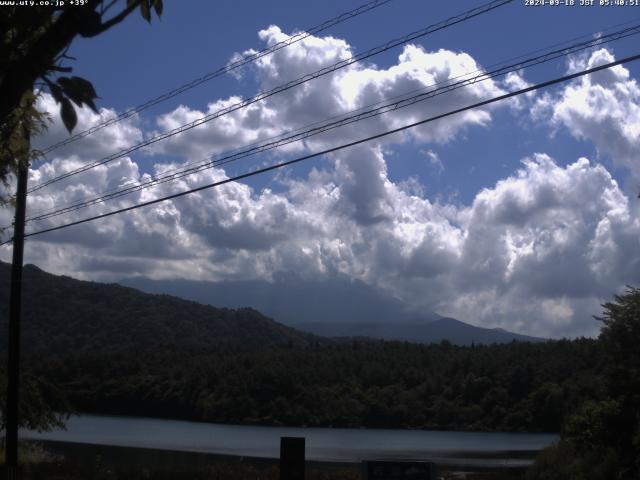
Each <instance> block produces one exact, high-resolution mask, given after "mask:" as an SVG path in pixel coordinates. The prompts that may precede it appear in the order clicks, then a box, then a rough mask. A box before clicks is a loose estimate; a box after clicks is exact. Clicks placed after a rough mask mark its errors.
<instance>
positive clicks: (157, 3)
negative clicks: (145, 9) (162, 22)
mask: <svg viewBox="0 0 640 480" xmlns="http://www.w3.org/2000/svg"><path fill="white" fill-rule="evenodd" d="M151 1H152V3H153V8H154V9H155V11H156V15H158V18H160V17H161V16H162V10H163V5H162V0H151Z"/></svg>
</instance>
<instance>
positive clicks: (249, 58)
mask: <svg viewBox="0 0 640 480" xmlns="http://www.w3.org/2000/svg"><path fill="white" fill-rule="evenodd" d="M390 1H391V0H373V1H371V2H368V3H365V4H363V5H360V6H359V7H357V8H354V9H353V10H349V11H348V12H344V13H342V14H340V15H338V16H337V17H334V18H331V19H329V20H326V21H324V22H322V23H321V24H319V25H316V26H314V27H311V28H308V29H306V30H303V31H301V32H299V33H296V34H295V35H292V36H290V37H289V38H287V39H286V40H283V41H281V42H278V43H276V44H274V45H272V46H270V47H267V48H264V49H262V50H260V51H259V52H255V53H252V54H250V55H245V56H243V57H242V58H240V59H239V60H236V61H234V62H231V63H228V64H227V65H225V66H224V67H220V68H218V69H217V70H215V71H213V72H209V73H207V74H206V75H203V76H201V77H199V78H196V79H195V80H192V81H191V82H189V83H185V84H183V85H181V86H179V87H177V88H175V89H173V90H171V91H169V92H167V93H164V94H162V95H159V96H157V97H155V98H152V99H151V100H148V101H146V102H145V103H143V104H141V105H138V106H137V107H135V108H130V109H128V110H126V111H124V112H122V113H121V114H120V115H118V116H116V117H114V118H111V119H109V120H105V121H103V122H101V123H99V124H97V125H94V126H93V127H91V128H88V129H86V130H83V131H82V132H78V133H76V134H75V135H73V136H71V137H69V138H66V139H64V140H62V141H60V142H57V143H55V144H53V145H49V146H48V147H46V148H45V149H44V150H42V153H43V154H44V155H46V154H47V153H50V152H52V151H54V150H56V149H58V148H60V147H62V146H64V145H68V144H69V143H72V142H75V141H76V140H79V139H81V138H84V137H87V136H89V135H91V134H93V133H95V132H97V131H99V130H102V129H103V128H105V127H108V126H110V125H113V124H115V123H118V122H120V121H122V120H124V119H127V118H130V117H132V116H134V115H136V114H137V113H140V112H142V111H143V110H146V109H147V108H150V107H152V106H154V105H157V104H159V103H161V102H164V101H166V100H169V99H170V98H173V97H175V96H177V95H180V94H181V93H184V92H186V91H188V90H191V89H192V88H195V87H197V86H198V85H201V84H203V83H205V82H208V81H209V80H212V79H214V78H216V77H219V76H221V75H224V74H225V73H229V72H231V71H233V70H235V69H237V68H240V67H243V66H245V65H247V64H249V63H251V62H255V61H256V60H259V59H260V58H262V57H264V56H266V55H270V54H272V53H274V52H277V51H278V50H280V49H282V48H285V47H288V46H289V45H293V44H294V43H297V42H300V41H301V40H304V39H305V38H307V37H310V36H312V35H315V34H317V33H320V32H322V31H323V30H326V29H328V28H330V27H333V26H335V25H338V24H339V23H342V22H344V21H346V20H349V19H351V18H354V17H357V16H358V15H361V14H363V13H365V12H368V11H369V10H373V9H374V8H378V7H380V6H382V5H384V4H386V3H389V2H390Z"/></svg>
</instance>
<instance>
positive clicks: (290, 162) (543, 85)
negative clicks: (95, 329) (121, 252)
mask: <svg viewBox="0 0 640 480" xmlns="http://www.w3.org/2000/svg"><path fill="white" fill-rule="evenodd" d="M639 59H640V54H637V55H633V56H630V57H626V58H623V59H621V60H616V61H614V62H610V63H606V64H604V65H600V66H597V67H593V68H589V69H586V70H582V71H580V72H576V73H572V74H568V75H564V76H562V77H557V78H554V79H552V80H547V81H545V82H541V83H538V84H536V85H532V86H529V87H526V88H522V89H520V90H516V91H514V92H510V93H506V94H504V95H499V96H497V97H494V98H491V99H488V100H483V101H481V102H477V103H474V104H472V105H468V106H466V107H462V108H458V109H455V110H451V111H449V112H446V113H442V114H439V115H435V116H433V117H429V118H426V119H424V120H420V121H418V122H414V123H411V124H408V125H405V126H402V127H398V128H394V129H392V130H387V131H386V132H382V133H378V134H376V135H371V136H369V137H366V138H362V139H360V140H355V141H353V142H349V143H345V144H342V145H339V146H337V147H332V148H328V149H326V150H322V151H319V152H315V153H311V154H309V155H304V156H302V157H298V158H295V159H293V160H288V161H286V162H281V163H277V164H274V165H270V166H268V167H264V168H260V169H258V170H254V171H252V172H248V173H244V174H241V175H237V176H235V177H231V178H227V179H225V180H221V181H218V182H214V183H210V184H208V185H202V186H200V187H196V188H192V189H190V190H186V191H184V192H179V193H174V194H172V195H167V196H165V197H161V198H156V199H154V200H150V201H147V202H142V203H139V204H137V205H132V206H129V207H126V208H121V209H118V210H114V211H112V212H107V213H103V214H100V215H95V216H92V217H88V218H85V219H82V220H77V221H74V222H69V223H66V224H62V225H58V226H56V227H51V228H46V229H43V230H38V231H36V232H31V233H28V234H26V235H25V237H33V236H36V235H41V234H43V233H48V232H54V231H57V230H62V229H64V228H68V227H72V226H75V225H81V224H83V223H87V222H91V221H94V220H99V219H102V218H106V217H110V216H112V215H116V214H119V213H124V212H128V211H131V210H136V209H138V208H142V207H147V206H149V205H154V204H156V203H160V202H164V201H166V200H172V199H174V198H179V197H183V196H186V195H189V194H191V193H196V192H200V191H202V190H207V189H209V188H214V187H218V186H220V185H224V184H227V183H231V182H235V181H238V180H243V179H245V178H249V177H252V176H254V175H258V174H261V173H266V172H269V171H272V170H276V169H279V168H282V167H286V166H289V165H293V164H295V163H299V162H302V161H304V160H309V159H311V158H315V157H319V156H321V155H326V154H329V153H333V152H337V151H339V150H343V149H345V148H349V147H353V146H355V145H359V144H362V143H365V142H369V141H371V140H376V139H378V138H382V137H386V136H388V135H391V134H394V133H398V132H402V131H404V130H407V129H410V128H414V127H417V126H419V125H424V124H426V123H430V122H434V121H436V120H440V119H443V118H445V117H449V116H451V115H455V114H458V113H462V112H465V111H467V110H472V109H474V108H479V107H483V106H485V105H489V104H491V103H495V102H499V101H501V100H506V99H508V98H512V97H515V96H518V95H522V94H525V93H528V92H533V91H535V90H539V89H541V88H546V87H549V86H552V85H556V84H558V83H562V82H566V81H569V80H573V79H574V78H578V77H582V76H584V75H589V74H592V73H595V72H598V71H601V70H605V69H608V68H611V67H615V66H616V65H622V64H624V63H629V62H633V61H636V60H639ZM11 241H12V240H8V241H6V242H4V243H2V244H0V245H6V244H8V243H11Z"/></svg>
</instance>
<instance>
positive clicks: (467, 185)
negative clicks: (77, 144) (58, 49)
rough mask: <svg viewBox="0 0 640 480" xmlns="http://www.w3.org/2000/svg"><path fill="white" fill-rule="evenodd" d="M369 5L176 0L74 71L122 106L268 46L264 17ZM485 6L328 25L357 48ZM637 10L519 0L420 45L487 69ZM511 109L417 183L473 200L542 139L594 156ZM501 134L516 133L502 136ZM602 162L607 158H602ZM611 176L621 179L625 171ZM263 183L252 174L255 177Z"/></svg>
mask: <svg viewBox="0 0 640 480" xmlns="http://www.w3.org/2000/svg"><path fill="white" fill-rule="evenodd" d="M362 3H364V2H360V1H351V2H343V1H327V2H320V3H319V2H295V1H277V2H256V1H244V2H243V1H238V2H210V1H206V0H191V1H189V2H188V3H187V4H183V3H178V2H175V1H170V0H169V1H167V2H166V6H165V13H164V15H163V17H162V19H161V20H160V21H158V20H157V19H156V18H154V20H153V22H152V24H151V25H148V24H146V23H145V22H144V21H143V20H142V19H141V18H140V17H139V16H137V15H132V16H130V17H129V18H128V19H127V20H126V21H125V22H124V24H122V25H121V26H119V27H118V28H117V29H113V30H111V31H110V32H107V33H106V34H105V35H103V36H100V37H97V38H95V39H91V40H84V41H83V40H79V41H77V42H76V43H75V44H74V47H73V49H72V52H71V53H72V54H73V55H75V56H76V57H77V58H78V59H79V61H78V62H74V68H75V72H76V73H78V74H79V75H82V76H84V77H86V78H89V79H91V80H92V81H93V83H94V85H95V87H96V89H97V91H98V92H99V95H100V96H101V97H102V98H103V102H104V104H105V105H108V106H109V107H111V108H115V109H116V110H118V111H121V110H123V109H126V108H130V107H132V106H136V105H139V104H140V103H141V101H143V100H146V99H147V98H151V97H154V96H156V95H157V94H161V93H164V92H165V91H167V90H171V89H172V88H175V87H176V86H178V85H182V84H184V83H187V82H188V81H190V80H192V79H193V78H198V77H199V76H201V75H203V74H204V73H207V72H210V71H214V70H216V69H217V68H219V67H220V66H223V65H225V64H226V63H227V62H228V61H229V58H230V55H231V54H232V53H233V52H237V51H242V50H245V49H248V48H256V47H262V45H260V42H259V39H258V38H257V32H258V31H259V30H261V29H263V28H265V27H267V26H268V25H272V24H274V25H278V26H279V27H280V28H281V29H282V30H283V31H285V32H293V31H296V30H303V29H304V28H306V27H311V26H315V25H316V24H318V23H321V21H323V20H324V19H327V18H330V17H332V16H334V15H337V14H339V13H342V12H345V11H347V10H349V9H350V8H355V7H357V6H359V5H361V4H362ZM483 3H485V2H479V1H456V2H445V1H430V2H420V1H411V0H395V1H393V2H391V3H389V4H386V5H384V6H382V7H380V8H378V9H375V10H373V11H371V12H368V13H365V14H363V15H362V16H360V17H358V18H355V19H352V20H349V21H347V22H344V23H343V24H340V25H338V26H336V27H333V28H332V29H330V30H329V31H327V32H326V33H327V34H329V35H332V36H336V37H338V38H344V39H347V40H348V42H349V43H350V44H351V45H352V46H353V47H354V50H355V52H356V53H357V52H359V51H364V50H367V49H369V48H371V47H374V46H377V45H379V44H382V43H384V42H386V41H387V40H390V39H394V38H399V37H401V36H403V35H405V34H406V33H408V32H412V31H415V30H419V29H420V28H423V27H425V26H427V25H430V24H432V23H435V22H438V21H441V20H444V19H446V18H449V17H451V16H453V15H457V14H459V13H461V12H464V11H466V10H468V9H470V8H473V7H475V6H478V5H482V4H483ZM634 18H636V19H640V8H637V7H611V6H610V7H600V6H592V7H587V6H579V5H576V6H573V7H569V6H562V7H560V6H553V7H551V6H524V0H522V1H516V2H514V3H513V4H511V5H508V6H506V7H502V8H501V9H498V10H496V11H493V12H492V13H491V14H488V15H483V16H480V17H478V18H475V19H472V20H470V21H468V22H466V23H463V24H460V25H457V26H454V27H451V28H449V29H446V30H443V31H441V32H436V33H435V34H433V35H429V36H427V37H425V38H423V39H421V40H420V41H419V42H418V43H419V44H420V45H422V46H423V47H425V48H427V49H440V48H445V49H448V50H452V51H462V52H466V53H469V54H470V55H472V56H473V58H474V59H477V61H478V62H479V63H480V64H481V65H483V66H489V65H493V64H494V63H498V62H502V61H504V60H507V59H511V58H514V57H519V56H520V55H524V54H528V53H530V52H534V51H536V50H538V49H542V48H546V47H549V46H552V45H555V44H557V43H561V42H565V41H568V40H572V39H574V38H576V37H583V36H585V35H591V34H594V33H597V32H599V31H602V30H604V29H606V28H609V27H613V26H615V25H618V24H621V23H626V22H629V21H632V20H633V19H634ZM634 38H635V37H632V39H626V40H622V41H619V42H615V43H614V44H612V49H613V51H614V52H615V53H616V54H617V56H618V57H622V56H625V55H629V54H631V53H632V52H634V46H633V45H634V40H633V39H634ZM399 51H400V49H399V48H396V49H394V50H392V51H390V52H388V53H386V54H384V55H380V56H377V57H375V58H374V59H372V62H374V63H375V64H376V65H379V66H381V67H384V66H388V65H390V64H393V62H395V60H396V59H397V55H398V52H399ZM629 68H630V70H631V71H632V72H634V73H637V72H638V66H637V65H633V64H632V65H630V66H629ZM565 69H566V66H565V65H564V63H563V62H552V63H550V64H545V65H542V66H539V67H536V68H535V69H531V71H528V72H527V79H528V80H530V81H531V82H534V81H537V80H544V79H547V78H550V77H552V76H559V75H562V74H563V73H564V71H565ZM252 80H253V79H251V78H247V79H245V81H243V82H238V81H236V80H235V79H234V78H233V77H231V76H226V77H222V78H217V79H215V80H213V81H211V82H207V83H205V84H204V85H201V86H199V87H197V88H195V89H193V90H191V91H189V92H187V93H185V94H182V95H180V96H178V97H176V98H175V99H173V100H170V101H168V102H166V103H163V104H162V105H161V106H158V107H155V108H154V109H153V110H152V111H151V114H150V115H149V114H144V115H143V116H144V117H145V118H149V119H150V121H153V114H157V113H159V112H163V111H168V110H169V109H170V108H171V107H175V106H178V105H180V104H187V105H190V106H192V107H197V108H203V107H204V106H205V105H206V104H207V102H209V101H211V99H212V98H216V97H219V98H223V97H226V96H229V95H234V94H235V95H237V94H241V95H244V96H245V97H246V96H251V95H254V94H255V93H256V91H257V89H256V87H257V85H256V82H253V81H252ZM504 117H505V118H500V121H497V122H495V126H496V127H498V128H499V131H495V130H494V133H492V135H491V136H487V135H486V132H484V131H482V130H473V131H469V132H467V133H466V135H465V139H464V141H463V142H455V143H451V144H447V145H445V146H442V147H441V148H440V150H442V151H443V154H446V155H447V157H449V158H455V159H458V160H457V161H455V162H452V163H455V164H456V167H455V168H450V169H447V170H445V171H444V172H443V175H439V176H433V175H432V173H433V171H432V169H429V168H426V169H424V168H423V169H420V168H418V170H417V173H418V175H419V176H420V179H421V181H423V182H424V183H425V184H427V185H428V186H429V190H430V191H432V192H437V193H441V194H444V195H451V194H452V193H457V194H458V195H460V198H461V200H462V201H465V202H469V201H471V200H472V198H473V195H475V192H476V191H477V190H478V189H479V188H482V187H484V186H488V185H491V184H493V183H495V181H497V180H498V179H500V178H502V176H503V175H504V173H505V172H506V171H511V170H513V168H515V167H517V164H518V162H519V159H520V158H522V157H524V156H526V155H529V154H530V153H531V151H532V146H533V145H536V146H542V145H545V148H544V151H545V152H548V153H549V154H551V155H552V156H554V157H557V158H565V157H567V158H572V157H579V156H583V155H584V156H588V157H593V156H594V154H595V149H594V146H593V145H592V144H590V143H589V142H583V141H576V140H575V139H572V138H570V136H567V135H560V136H559V137H560V138H558V137H554V138H550V136H549V131H548V128H547V127H546V126H537V125H531V124H529V125H526V128H524V129H523V126H522V125H521V124H519V123H518V122H516V121H514V120H515V119H514V117H513V116H511V115H509V114H506V115H504ZM523 130H524V131H523ZM505 138H509V139H510V141H509V142H504V141H503V139H505ZM539 148H540V147H539ZM469 151H473V152H485V153H487V154H488V153H491V154H492V157H493V159H492V160H491V161H487V160H486V159H485V161H482V159H481V158H477V159H476V158H472V157H470V156H469V155H467V152H469ZM399 152H401V156H402V157H403V160H402V161H397V162H393V164H391V165H390V167H391V175H392V177H393V178H395V179H402V178H403V177H405V176H407V175H411V174H415V172H416V169H415V167H414V166H413V165H411V163H416V161H419V160H420V157H421V155H419V154H418V155H417V157H418V158H417V159H415V157H416V155H415V153H416V152H415V148H413V146H411V147H410V148H408V149H406V151H405V149H402V148H401V149H399ZM412 157H413V158H414V159H412ZM496 157H497V158H496ZM603 160H604V161H607V159H606V158H604V159H603ZM613 173H614V174H615V175H616V178H618V179H620V178H622V177H623V176H624V174H625V172H618V171H613ZM263 181H264V180H263V179H256V180H255V182H257V183H256V184H257V185H260V184H261V182H263Z"/></svg>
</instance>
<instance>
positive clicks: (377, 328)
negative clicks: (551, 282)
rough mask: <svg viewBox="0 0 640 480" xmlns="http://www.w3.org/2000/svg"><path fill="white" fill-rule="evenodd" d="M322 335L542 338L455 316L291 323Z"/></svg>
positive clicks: (467, 340)
mask: <svg viewBox="0 0 640 480" xmlns="http://www.w3.org/2000/svg"><path fill="white" fill-rule="evenodd" d="M294 327H296V328H301V329H305V330H307V331H309V332H313V333H315V334H317V335H322V336H325V337H354V336H355V337H370V338H380V339H384V340H404V341H410V342H418V343H438V342H440V341H442V340H448V341H450V342H451V343H453V344H456V345H471V344H472V343H475V344H481V343H482V344H492V343H509V342H512V341H513V340H516V341H521V342H540V341H545V339H543V338H538V337H529V336H527V335H519V334H517V333H512V332H508V331H506V330H503V329H500V328H481V327H476V326H473V325H469V324H468V323H464V322H461V321H460V320H456V319H455V318H439V319H436V320H431V321H424V322H398V323H396V322H393V323H391V322H390V323H387V324H383V323H354V324H347V323H336V322H318V323H315V322H314V323H305V324H298V325H294Z"/></svg>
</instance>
